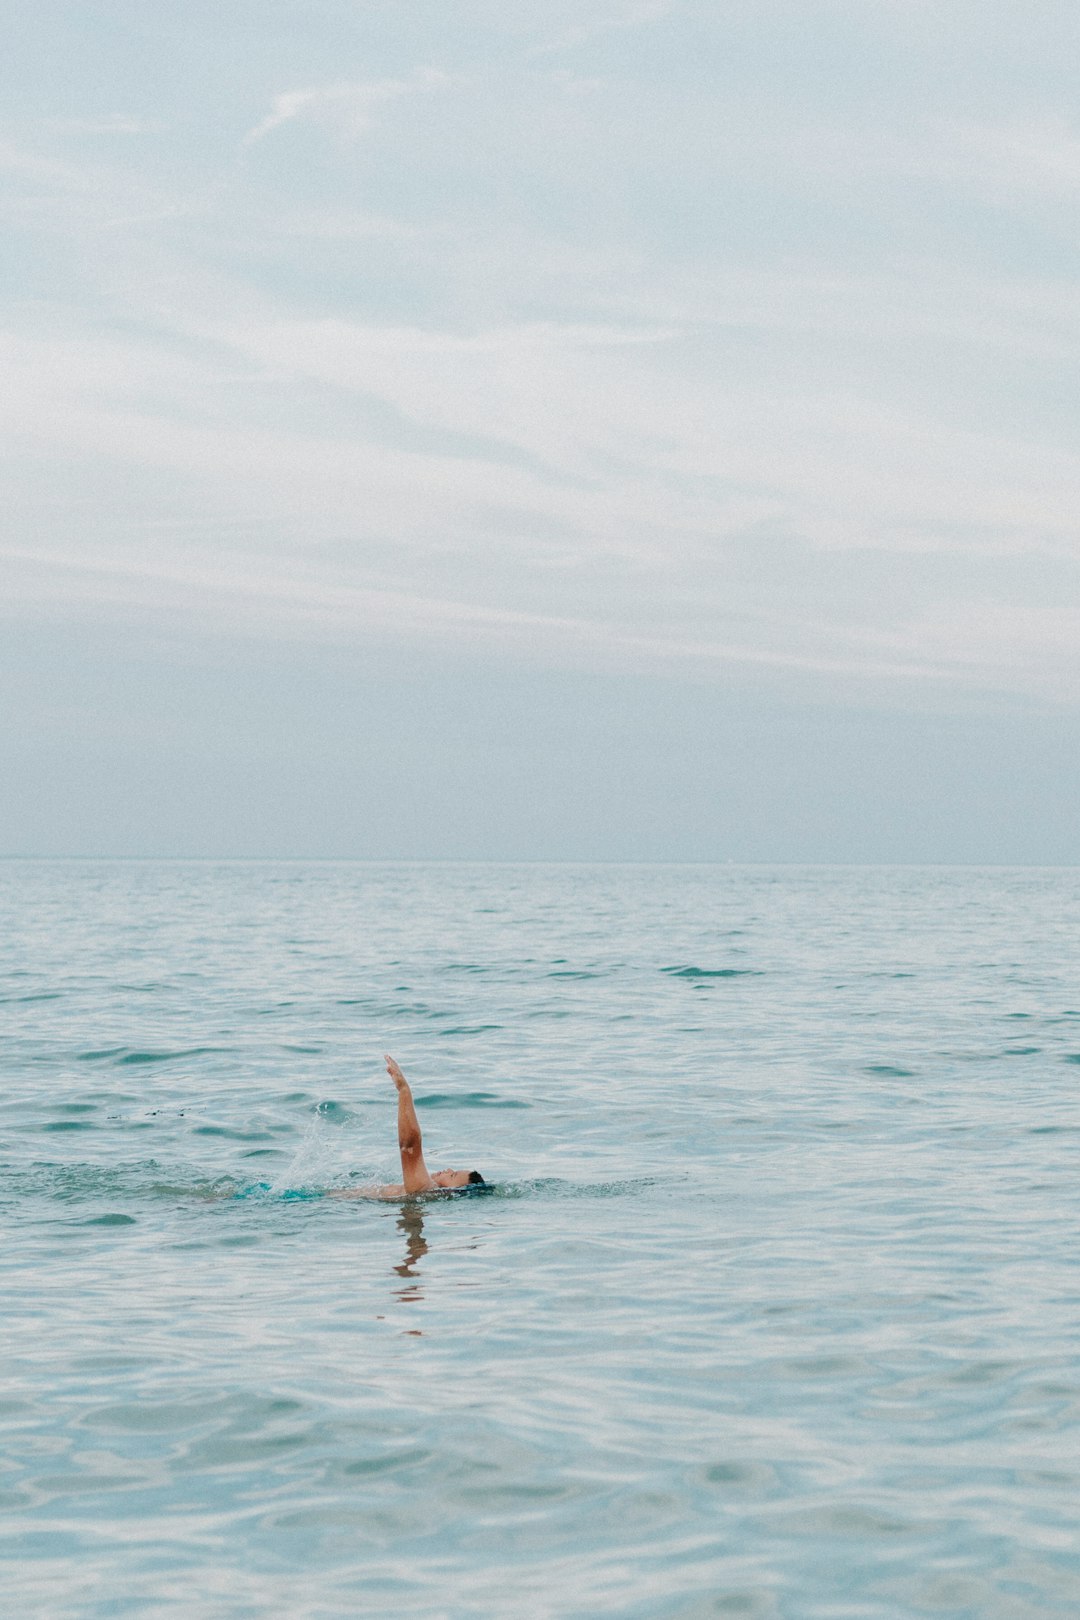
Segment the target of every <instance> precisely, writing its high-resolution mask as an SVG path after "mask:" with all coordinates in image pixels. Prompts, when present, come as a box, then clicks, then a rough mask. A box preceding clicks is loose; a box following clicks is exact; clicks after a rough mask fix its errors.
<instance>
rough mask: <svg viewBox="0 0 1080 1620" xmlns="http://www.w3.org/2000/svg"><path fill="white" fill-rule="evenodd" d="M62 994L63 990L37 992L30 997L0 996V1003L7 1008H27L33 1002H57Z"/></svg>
mask: <svg viewBox="0 0 1080 1620" xmlns="http://www.w3.org/2000/svg"><path fill="white" fill-rule="evenodd" d="M64 994H65V992H64V991H63V990H38V991H37V992H36V993H35V994H34V995H30V996H0V1002H5V1003H7V1004H8V1005H9V1006H29V1004H30V1003H31V1002H33V1001H59V1000H60V999H61V997H62V996H63V995H64Z"/></svg>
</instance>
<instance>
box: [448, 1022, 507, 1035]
mask: <svg viewBox="0 0 1080 1620" xmlns="http://www.w3.org/2000/svg"><path fill="white" fill-rule="evenodd" d="M502 1027H503V1026H502V1025H501V1024H455V1025H453V1027H452V1028H450V1029H444V1030H443V1032H442V1033H443V1034H444V1035H487V1034H490V1033H492V1032H494V1031H496V1030H500V1029H502Z"/></svg>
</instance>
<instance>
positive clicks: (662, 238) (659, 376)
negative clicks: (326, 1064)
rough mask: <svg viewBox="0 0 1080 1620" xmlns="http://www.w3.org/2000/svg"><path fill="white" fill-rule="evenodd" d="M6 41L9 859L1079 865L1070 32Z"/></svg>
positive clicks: (436, 28) (176, 26)
mask: <svg viewBox="0 0 1080 1620" xmlns="http://www.w3.org/2000/svg"><path fill="white" fill-rule="evenodd" d="M9 18H10V20H9V23H8V29H7V38H8V49H7V50H6V51H5V52H4V54H3V59H2V62H0V77H2V80H3V97H2V102H0V105H2V108H3V114H2V118H0V173H2V176H3V181H4V186H3V202H2V213H3V218H2V222H0V223H2V246H0V286H2V288H3V292H4V312H3V321H2V334H0V354H2V359H3V365H2V371H0V375H2V377H3V383H4V386H3V411H4V415H5V429H6V432H5V438H6V441H7V443H8V446H9V451H8V455H7V456H6V458H5V471H4V491H5V502H4V505H5V511H6V522H5V524H4V526H3V533H2V536H0V638H2V642H0V682H2V687H0V694H2V696H3V703H2V709H0V750H2V752H3V755H4V757H5V758H6V760H7V762H8V763H7V768H6V769H4V771H3V773H2V781H0V850H6V851H8V852H11V853H32V852H39V851H40V852H43V853H51V852H61V853H84V852H86V853H93V852H102V853H130V854H153V853H164V854H168V853H177V854H195V853H208V854H216V853H221V854H251V855H260V854H270V853H284V854H312V855H331V854H344V855H359V856H376V857H377V856H381V855H394V856H397V855H405V856H408V855H415V856H429V855H430V856H439V855H454V856H457V855H464V856H470V855H472V856H477V857H483V856H487V855H491V856H498V857H513V856H522V857H532V856H536V857H544V858H550V857H559V856H566V857H571V858H577V857H596V858H613V859H617V858H671V859H681V858H687V859H709V858H717V859H726V858H734V859H791V860H802V859H811V860H812V859H829V860H836V859H857V860H874V859H889V860H892V859H901V860H902V859H912V860H926V859H930V860H933V859H942V860H1032V861H1044V860H1046V861H1054V860H1075V859H1078V858H1080V839H1078V837H1077V817H1076V813H1075V810H1076V805H1077V802H1078V796H1080V763H1078V761H1080V746H1078V745H1080V634H1078V629H1080V566H1078V565H1080V545H1078V538H1077V514H1078V512H1080V499H1078V497H1080V441H1078V433H1077V426H1078V409H1077V378H1076V371H1077V352H1078V348H1080V296H1078V294H1080V257H1078V250H1077V246H1076V244H1077V242H1078V241H1080V100H1078V97H1077V88H1076V62H1077V60H1078V59H1080V20H1078V14H1077V11H1076V8H1075V5H1071V4H1070V5H1066V4H1047V3H1040V0H1035V3H1033V4H1028V5H1024V6H1020V5H1018V4H1002V3H995V0H980V3H978V4H976V3H974V0H972V3H967V4H960V3H950V0H938V3H936V4H929V3H923V0H861V3H858V4H857V3H854V0H849V3H846V4H845V3H839V0H837V3H834V4H814V3H809V0H776V3H773V4H764V3H762V0H755V3H750V0H746V3H742V0H737V3H731V4H725V3H723V0H711V3H705V0H682V3H679V0H671V3H667V0H603V3H594V0H575V3H573V4H571V3H557V4H556V3H549V4H544V3H542V0H540V3H533V4H530V5H528V6H525V5H519V4H517V3H516V0H501V3H496V0H490V3H489V0H459V3H455V4H453V5H448V4H445V3H438V4H436V3H433V0H381V3H375V4H365V3H362V0H356V3H352V4H344V3H341V0H329V3H323V4H319V3H315V4H310V5H305V6H302V7H301V6H299V5H291V4H273V3H267V0H261V3H260V4H258V5H256V4H255V3H254V0H252V3H246V0H244V3H241V0H224V3H217V4H214V5H209V4H202V3H200V0H189V3H186V4H185V5H184V6H182V7H178V8H175V14H169V13H167V12H165V11H162V10H161V9H160V8H154V7H148V6H146V5H145V4H135V3H134V0H130V3H127V4H122V3H119V0H113V3H108V4H92V3H86V0H80V3H78V4H75V3H73V0H71V3H65V0H49V3H46V4H44V5H43V4H41V0H38V3H36V4H34V5H31V4H28V3H26V0H14V4H13V5H12V6H11V7H10V10H9Z"/></svg>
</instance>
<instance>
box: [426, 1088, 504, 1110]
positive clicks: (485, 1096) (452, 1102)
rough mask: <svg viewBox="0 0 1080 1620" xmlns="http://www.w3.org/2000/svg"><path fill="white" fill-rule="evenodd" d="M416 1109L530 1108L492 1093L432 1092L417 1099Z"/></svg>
mask: <svg viewBox="0 0 1080 1620" xmlns="http://www.w3.org/2000/svg"><path fill="white" fill-rule="evenodd" d="M416 1106H417V1108H531V1107H532V1104H531V1103H527V1102H521V1101H519V1100H518V1098H516V1097H500V1096H498V1095H497V1094H496V1093H495V1092H494V1091H454V1092H450V1091H432V1092H429V1093H428V1095H427V1096H425V1097H417V1099H416Z"/></svg>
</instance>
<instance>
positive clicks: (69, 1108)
mask: <svg viewBox="0 0 1080 1620" xmlns="http://www.w3.org/2000/svg"><path fill="white" fill-rule="evenodd" d="M97 1106H98V1105H97V1103H92V1102H70V1103H57V1105H56V1110H55V1111H56V1113H58V1114H96V1113H97Z"/></svg>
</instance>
